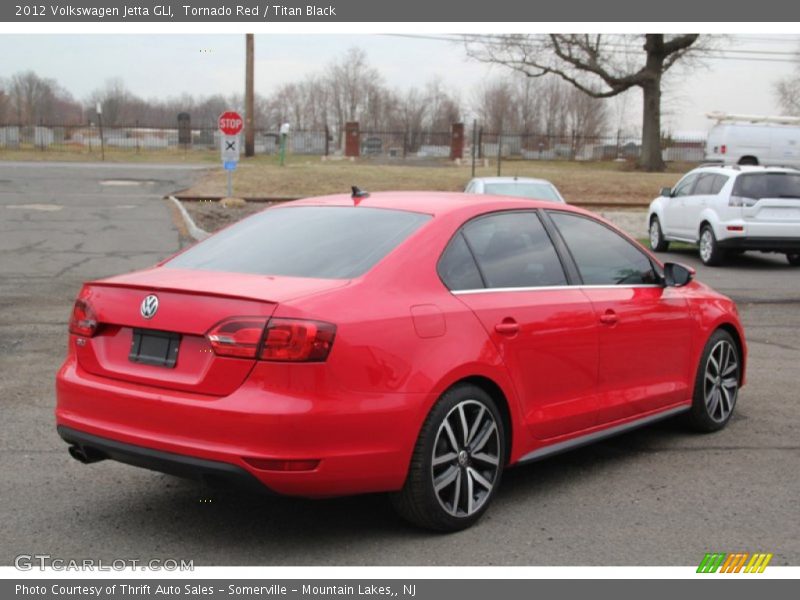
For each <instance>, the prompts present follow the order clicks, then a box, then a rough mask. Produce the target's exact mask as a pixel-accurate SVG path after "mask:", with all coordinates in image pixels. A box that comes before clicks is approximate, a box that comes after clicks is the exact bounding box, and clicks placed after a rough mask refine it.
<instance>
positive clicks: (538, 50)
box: [467, 33, 702, 171]
mask: <svg viewBox="0 0 800 600" xmlns="http://www.w3.org/2000/svg"><path fill="white" fill-rule="evenodd" d="M699 37H700V36H699V34H695V33H691V34H682V35H666V34H662V33H648V34H643V35H601V34H596V35H588V34H550V35H520V34H513V35H501V36H491V37H486V36H483V37H480V36H479V37H475V36H473V37H468V38H467V52H468V54H469V55H470V56H472V57H473V58H476V59H478V60H481V61H484V62H489V63H494V64H500V65H504V66H506V67H509V68H511V69H514V70H515V71H519V72H521V73H524V74H525V75H527V76H528V77H542V76H545V75H554V76H557V77H560V78H561V79H562V80H563V81H566V82H568V83H569V84H571V85H572V86H574V87H575V88H577V89H579V90H580V91H582V92H583V93H585V94H587V95H589V96H592V97H594V98H609V97H612V96H616V95H617V94H621V93H622V92H624V91H626V90H629V89H631V88H633V87H639V88H641V89H642V95H643V107H644V109H643V119H642V150H641V155H640V157H639V166H640V168H643V169H646V170H648V171H660V170H663V169H664V161H663V159H662V157H661V80H662V77H663V76H664V73H666V72H667V71H668V70H669V69H670V68H671V67H672V66H673V65H675V64H676V63H677V62H678V61H680V60H681V59H682V58H684V57H686V56H687V55H689V54H690V53H691V52H695V51H697V50H699V49H700V48H701V47H702V44H698V39H699ZM637 47H638V48H640V50H636V48H637Z"/></svg>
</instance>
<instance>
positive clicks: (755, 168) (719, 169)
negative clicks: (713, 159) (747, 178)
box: [696, 164, 799, 176]
mask: <svg viewBox="0 0 800 600" xmlns="http://www.w3.org/2000/svg"><path fill="white" fill-rule="evenodd" d="M700 169H702V170H703V171H705V172H711V173H720V174H723V175H734V176H736V175H742V174H744V173H797V172H799V171H798V169H796V168H795V167H780V166H774V167H773V166H769V165H713V164H712V165H700V166H699V167H697V169H696V170H700Z"/></svg>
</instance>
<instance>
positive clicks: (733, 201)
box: [728, 196, 758, 208]
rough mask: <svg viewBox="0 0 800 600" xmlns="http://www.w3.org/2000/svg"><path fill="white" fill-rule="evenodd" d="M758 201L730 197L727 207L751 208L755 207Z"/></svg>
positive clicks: (741, 197) (742, 197)
mask: <svg viewBox="0 0 800 600" xmlns="http://www.w3.org/2000/svg"><path fill="white" fill-rule="evenodd" d="M757 202H758V200H756V199H755V198H745V197H744V196H731V197H730V199H729V200H728V206H735V207H742V206H746V207H748V208H749V207H751V206H755V205H756V203H757Z"/></svg>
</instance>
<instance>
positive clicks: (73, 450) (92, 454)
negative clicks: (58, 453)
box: [69, 446, 106, 465]
mask: <svg viewBox="0 0 800 600" xmlns="http://www.w3.org/2000/svg"><path fill="white" fill-rule="evenodd" d="M69 455H70V456H71V457H72V458H74V459H75V460H77V461H78V462H80V463H83V464H85V465H89V464H91V463H96V462H99V461H101V460H105V458H106V457H105V455H104V454H102V453H100V452H97V451H96V450H92V449H91V448H81V447H80V446H70V447H69Z"/></svg>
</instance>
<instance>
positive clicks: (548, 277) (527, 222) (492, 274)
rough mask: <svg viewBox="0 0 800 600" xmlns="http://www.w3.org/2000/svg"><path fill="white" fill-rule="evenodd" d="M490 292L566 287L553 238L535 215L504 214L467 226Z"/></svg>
mask: <svg viewBox="0 0 800 600" xmlns="http://www.w3.org/2000/svg"><path fill="white" fill-rule="evenodd" d="M463 231H464V237H465V239H466V241H467V242H468V244H469V247H470V249H471V250H472V252H473V253H474V255H475V260H476V261H477V262H478V266H479V267H480V271H481V273H482V274H483V278H484V279H485V281H486V287H489V288H509V287H539V286H551V285H566V284H567V278H566V276H565V275H564V269H563V267H562V266H561V261H560V260H559V258H558V255H557V254H556V250H555V248H554V247H553V243H552V242H551V241H550V236H548V235H547V231H546V230H545V228H544V226H543V225H542V222H541V220H540V219H539V216H538V215H537V214H536V213H534V212H503V213H496V214H493V215H489V216H486V217H481V218H479V219H475V220H473V221H470V222H469V223H467V224H466V225H465V226H464V230H463Z"/></svg>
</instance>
